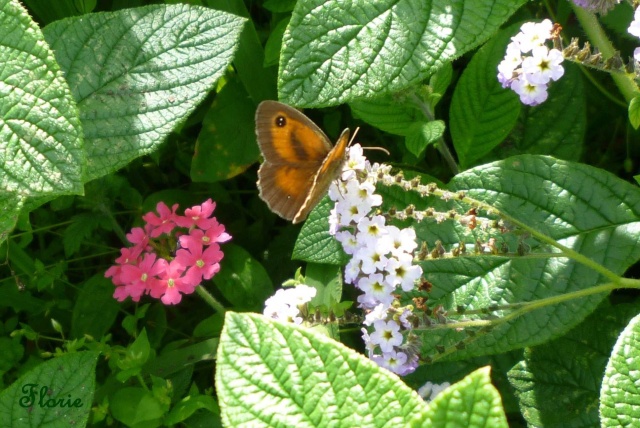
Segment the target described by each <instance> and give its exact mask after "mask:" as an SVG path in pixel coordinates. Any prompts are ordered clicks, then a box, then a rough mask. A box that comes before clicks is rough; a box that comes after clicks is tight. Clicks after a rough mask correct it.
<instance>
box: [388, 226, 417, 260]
mask: <svg viewBox="0 0 640 428" xmlns="http://www.w3.org/2000/svg"><path fill="white" fill-rule="evenodd" d="M387 232H388V235H387V236H388V237H389V239H391V241H392V242H393V247H392V249H391V252H392V253H393V254H401V253H412V252H413V250H415V249H416V248H417V247H418V243H417V242H416V231H415V230H413V229H411V228H406V229H399V228H397V227H395V226H387Z"/></svg>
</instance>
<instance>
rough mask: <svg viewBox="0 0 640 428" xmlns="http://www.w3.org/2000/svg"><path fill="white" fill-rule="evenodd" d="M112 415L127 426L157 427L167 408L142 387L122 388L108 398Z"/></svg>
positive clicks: (135, 427) (136, 427)
mask: <svg viewBox="0 0 640 428" xmlns="http://www.w3.org/2000/svg"><path fill="white" fill-rule="evenodd" d="M109 404H110V406H109V407H110V409H111V413H112V414H113V417H114V418H115V419H116V420H118V421H120V422H122V423H123V424H125V425H126V426H128V427H134V428H138V427H140V428H143V427H149V428H153V427H157V426H160V425H161V424H162V422H161V418H162V416H164V414H165V413H166V412H167V411H168V410H169V409H168V406H166V405H165V404H163V403H162V402H161V401H160V400H159V399H158V398H157V397H155V396H154V394H153V393H152V392H150V391H148V390H146V389H143V388H140V387H138V388H133V387H128V388H122V389H120V390H118V391H116V393H115V394H113V396H112V397H111V399H110V402H109Z"/></svg>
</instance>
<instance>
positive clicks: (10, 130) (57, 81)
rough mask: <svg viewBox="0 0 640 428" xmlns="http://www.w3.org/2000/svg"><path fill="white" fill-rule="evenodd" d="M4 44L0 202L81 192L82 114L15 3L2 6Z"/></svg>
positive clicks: (0, 28) (0, 75)
mask: <svg viewBox="0 0 640 428" xmlns="http://www.w3.org/2000/svg"><path fill="white" fill-rule="evenodd" d="M0 40H1V44H2V46H3V49H2V56H1V58H0V60H1V61H2V64H3V66H2V70H1V71H0V81H2V82H3V83H4V84H3V86H2V88H1V89H0V97H1V98H2V103H0V122H1V124H2V126H1V127H0V129H1V130H0V165H2V166H1V169H0V189H2V190H1V191H0V194H2V195H3V196H2V200H1V201H2V202H4V203H9V202H11V200H10V197H9V196H7V194H10V195H14V197H15V196H18V195H19V197H20V198H24V197H25V196H40V197H42V196H56V195H61V194H81V193H82V191H83V187H82V184H83V183H82V175H83V169H84V163H85V157H84V152H83V147H82V130H81V127H80V120H79V119H78V111H77V109H76V106H75V103H74V101H73V97H72V96H71V92H70V90H69V87H68V86H67V82H65V79H64V76H63V73H62V72H61V71H60V67H59V66H58V64H56V61H55V59H54V56H53V53H52V52H51V51H50V50H49V48H48V46H47V45H46V43H45V42H44V37H43V35H42V32H41V31H40V29H39V28H38V26H37V25H36V24H35V23H34V22H33V21H32V20H31V17H30V16H29V14H28V13H27V11H26V10H25V9H24V8H23V7H22V6H21V5H20V3H19V2H17V1H15V0H11V1H5V2H2V5H1V6H0ZM5 206H6V208H7V209H11V208H9V207H10V205H4V204H3V205H2V210H4V209H5ZM11 211H13V209H11ZM5 221H6V220H5Z"/></svg>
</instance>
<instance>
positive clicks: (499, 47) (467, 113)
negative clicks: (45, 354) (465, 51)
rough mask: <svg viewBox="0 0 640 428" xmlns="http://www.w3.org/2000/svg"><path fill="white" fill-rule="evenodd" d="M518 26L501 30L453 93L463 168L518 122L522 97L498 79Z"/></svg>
mask: <svg viewBox="0 0 640 428" xmlns="http://www.w3.org/2000/svg"><path fill="white" fill-rule="evenodd" d="M517 28H518V27H517V26H512V27H510V28H508V29H506V30H503V31H501V32H500V33H498V35H496V36H495V37H494V38H492V39H491V40H490V41H489V42H488V43H487V44H486V45H485V46H483V47H482V48H481V49H480V50H479V51H478V52H477V53H476V54H475V55H474V56H473V59H472V60H471V62H470V63H469V65H468V66H467V67H466V68H465V70H464V72H463V73H462V76H461V77H460V80H459V81H458V84H457V85H456V90H455V92H454V93H453V99H452V100H451V109H450V112H449V114H450V119H451V120H450V123H449V126H450V129H451V138H452V140H453V145H454V147H455V149H456V153H457V155H458V159H459V161H460V166H461V168H463V169H466V168H468V167H469V166H470V165H472V164H473V163H474V162H475V161H476V160H478V159H480V158H481V157H482V156H484V155H486V154H487V153H489V152H490V151H491V150H492V149H493V148H494V147H496V146H497V145H498V144H500V143H501V142H502V141H503V140H504V139H505V137H506V136H507V135H509V133H510V132H511V129H512V128H513V126H514V125H515V123H516V120H517V119H518V115H519V114H520V107H521V104H520V101H519V100H518V96H517V95H516V94H515V93H514V92H513V91H510V90H508V89H505V88H503V87H502V85H501V84H500V82H498V79H497V78H496V75H497V70H498V64H499V63H500V61H501V60H502V58H503V57H504V53H505V50H506V46H507V44H508V43H509V40H510V38H511V36H513V35H514V34H515V33H516V32H517Z"/></svg>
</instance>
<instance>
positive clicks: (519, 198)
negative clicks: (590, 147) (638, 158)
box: [398, 155, 640, 358]
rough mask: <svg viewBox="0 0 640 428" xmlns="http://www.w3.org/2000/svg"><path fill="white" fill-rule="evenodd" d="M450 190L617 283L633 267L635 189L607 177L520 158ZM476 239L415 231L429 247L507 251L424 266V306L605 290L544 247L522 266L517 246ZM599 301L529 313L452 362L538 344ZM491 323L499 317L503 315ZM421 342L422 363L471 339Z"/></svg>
mask: <svg viewBox="0 0 640 428" xmlns="http://www.w3.org/2000/svg"><path fill="white" fill-rule="evenodd" d="M448 189H449V190H452V191H459V190H464V191H465V192H466V193H467V195H468V196H470V197H473V198H475V199H478V200H480V201H483V202H485V203H488V204H490V205H492V206H495V207H496V208H497V209H499V210H501V211H502V212H504V213H505V214H507V215H509V216H511V217H513V218H514V219H516V220H519V221H520V222H522V223H524V224H526V225H528V226H529V227H532V228H534V229H536V230H537V231H538V232H540V233H543V234H545V235H547V236H548V237H550V238H551V239H554V240H557V241H558V242H559V243H561V244H562V245H564V246H566V247H569V248H570V249H572V250H574V251H576V252H578V253H581V254H582V255H584V256H585V257H587V258H589V259H591V260H592V261H593V262H595V263H599V264H601V265H603V266H605V267H606V268H608V269H610V270H611V271H612V272H614V273H615V274H618V275H619V274H622V273H623V272H624V271H625V270H626V269H627V268H628V267H629V266H630V265H632V264H633V263H635V262H636V261H637V260H638V258H640V245H639V244H640V243H639V242H638V237H640V220H639V219H640V189H638V188H637V186H633V185H631V184H629V183H627V182H625V181H623V180H621V179H619V178H616V177H615V176H613V175H612V174H610V173H608V172H606V171H604V170H600V169H597V168H594V167H590V166H587V165H581V164H576V163H571V162H567V161H561V160H557V159H554V158H551V157H545V156H532V155H526V156H517V157H513V158H510V159H507V160H505V161H502V162H495V163H492V164H488V165H483V166H480V167H477V168H474V169H472V170H469V171H467V172H464V173H462V174H459V175H458V176H456V177H455V178H454V179H453V181H452V183H451V184H450V185H449V186H448ZM402 193H404V195H401V196H404V197H405V198H408V199H407V200H406V202H407V203H415V204H416V205H418V206H419V204H423V205H424V204H425V201H424V200H421V198H420V197H418V196H417V195H413V196H412V197H410V195H412V194H411V193H409V192H402ZM559 195H562V197H559ZM429 202H434V201H432V200H430V201H429ZM453 203H454V202H448V203H445V202H441V201H435V203H434V204H433V205H434V206H435V207H436V208H439V209H440V210H441V211H446V210H447V209H451V208H452V204H453ZM398 206H400V205H398ZM405 206H406V204H405ZM463 207H465V206H463ZM463 207H460V208H459V210H460V211H462V208H463ZM464 209H465V210H466V209H468V206H466V207H465V208H464ZM484 215H486V213H484V212H482V213H479V214H478V216H480V218H482V216H484ZM489 221H490V220H489ZM482 229H483V228H482V227H478V228H477V229H475V230H473V231H469V229H467V228H466V227H463V226H462V225H459V224H457V223H456V224H455V225H454V224H453V222H450V223H442V224H441V225H440V227H438V228H434V227H433V220H432V221H425V222H422V223H421V224H419V225H417V226H416V233H417V235H418V237H419V239H420V240H421V241H426V242H427V243H428V244H429V245H430V246H433V244H434V243H435V241H436V240H437V239H439V240H441V241H442V243H443V245H444V247H445V248H446V249H450V248H452V246H453V245H455V244H457V243H458V242H459V241H460V240H463V241H464V242H466V243H467V244H468V245H470V246H471V247H473V244H474V243H475V241H476V239H479V240H482V241H484V242H486V241H487V239H488V238H489V236H495V237H496V238H497V239H498V240H499V241H498V242H499V243H500V241H502V240H504V241H505V244H506V245H507V246H508V247H509V250H510V252H509V254H506V255H490V254H483V255H475V254H468V255H467V256H461V257H458V258H442V259H430V260H426V261H424V262H421V266H422V268H423V270H424V272H425V278H426V279H427V280H428V281H430V282H431V283H432V284H434V288H433V290H432V292H431V293H430V296H429V302H430V303H431V304H433V305H434V306H435V305H438V304H442V305H443V306H444V309H445V310H447V311H451V312H452V313H455V311H456V310H457V308H458V307H462V308H464V309H466V310H471V309H476V310H478V309H487V308H490V307H491V306H492V305H506V304H515V303H518V304H520V303H522V302H530V301H534V300H537V299H545V298H551V297H554V296H560V295H564V294H566V293H571V292H576V291H579V290H585V289H588V288H589V287H593V286H595V285H599V284H602V283H603V282H606V281H607V279H606V278H604V277H602V276H600V275H598V274H597V273H595V272H594V271H593V270H592V269H591V268H589V267H587V266H586V265H583V264H580V263H577V262H575V261H573V260H571V259H569V258H566V257H558V250H555V249H553V248H551V247H550V246H548V245H546V244H541V243H539V242H537V241H535V240H533V239H529V240H527V241H526V243H527V245H529V246H531V251H530V254H529V253H527V254H524V255H523V256H520V255H518V252H517V236H514V235H513V234H510V233H504V234H500V235H498V232H497V231H496V232H494V233H492V234H491V235H488V233H487V232H485V231H483V230H482ZM514 241H515V242H514ZM604 296H605V294H597V295H591V296H589V297H584V298H580V299H578V298H576V299H572V300H569V301H565V302H563V303H558V304H555V305H549V306H545V307H541V308H539V309H537V310H535V311H532V312H528V313H527V314H526V315H523V316H520V317H517V318H515V319H513V320H510V321H508V322H505V323H503V324H500V325H497V326H496V327H495V328H494V329H493V330H491V332H490V333H489V334H486V332H485V333H484V334H479V335H477V336H476V339H475V340H474V341H472V342H471V343H470V344H468V345H467V346H466V348H465V349H464V350H460V351H457V352H456V354H455V355H456V358H465V357H468V356H478V355H486V354H493V353H501V352H505V351H508V350H511V349H516V348H521V347H525V346H533V345H536V344H540V343H543V342H545V341H547V340H549V339H550V338H553V337H557V336H558V335H560V334H563V333H565V332H566V331H568V330H569V329H570V328H571V327H573V326H575V325H576V324H578V323H579V322H580V321H582V320H583V319H584V318H585V317H586V316H587V315H589V314H590V313H591V312H592V311H593V310H594V309H595V308H596V306H597V305H598V304H599V303H600V301H601V300H602V298H603V297H604ZM491 313H492V314H493V315H496V316H504V315H506V314H508V313H509V311H506V310H496V311H492V312H491ZM421 337H422V339H423V348H422V349H423V352H424V354H425V355H433V354H434V349H435V346H436V345H439V346H445V347H447V346H455V344H457V343H458V342H459V341H461V340H464V339H466V338H468V336H467V334H466V333H465V332H463V331H454V330H448V331H447V332H446V333H443V332H440V331H429V333H428V334H423V335H421Z"/></svg>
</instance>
